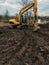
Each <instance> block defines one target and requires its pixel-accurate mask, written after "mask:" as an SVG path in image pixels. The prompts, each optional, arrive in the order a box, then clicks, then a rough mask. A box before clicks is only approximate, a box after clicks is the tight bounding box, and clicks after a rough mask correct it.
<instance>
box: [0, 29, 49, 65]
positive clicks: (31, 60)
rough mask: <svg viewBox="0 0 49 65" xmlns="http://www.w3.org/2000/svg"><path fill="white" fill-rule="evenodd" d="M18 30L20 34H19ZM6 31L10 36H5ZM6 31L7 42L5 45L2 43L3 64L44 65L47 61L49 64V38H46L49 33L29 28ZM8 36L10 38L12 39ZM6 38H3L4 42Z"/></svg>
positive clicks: (0, 62) (1, 55) (0, 55)
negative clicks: (48, 46) (48, 56)
mask: <svg viewBox="0 0 49 65" xmlns="http://www.w3.org/2000/svg"><path fill="white" fill-rule="evenodd" d="M16 32H17V33H19V34H18V35H17V33H16ZM5 33H7V36H8V35H9V37H7V36H5ZM5 33H4V36H5V38H6V37H7V39H5V40H6V42H7V43H6V44H5V45H4V44H2V45H1V44H0V47H1V46H2V53H0V57H1V59H0V60H1V61H0V64H1V65H12V64H15V65H26V64H28V65H32V64H34V65H40V64H41V63H42V65H46V63H47V65H48V64H49V62H48V61H49V60H48V59H49V58H47V55H49V52H48V51H49V48H47V44H46V43H47V41H48V42H49V40H47V41H46V40H45V39H44V38H45V37H46V39H47V37H49V35H47V34H46V33H44V32H42V31H38V32H33V31H31V30H29V29H27V30H25V29H24V30H19V31H17V30H11V29H10V31H9V30H8V31H5ZM10 33H11V34H10ZM20 33H23V34H20ZM21 35H22V37H21ZM45 35H46V36H45ZM10 36H11V37H10ZM17 36H18V37H17ZM19 36H20V37H19ZM8 38H10V40H9V39H8ZM11 38H12V40H11ZM17 38H18V39H17ZM19 38H20V39H19ZM3 39H4V38H3ZM5 40H3V42H4V41H5ZM6 46H7V47H6ZM3 47H4V48H3ZM45 56H46V59H45ZM42 60H43V61H42ZM16 61H17V62H16ZM22 61H23V62H22ZM45 61H46V62H45Z"/></svg>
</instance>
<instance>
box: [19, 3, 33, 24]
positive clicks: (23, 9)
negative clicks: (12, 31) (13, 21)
mask: <svg viewBox="0 0 49 65" xmlns="http://www.w3.org/2000/svg"><path fill="white" fill-rule="evenodd" d="M33 6H34V3H29V4H28V5H26V6H25V7H24V8H22V9H21V10H20V12H19V15H18V20H19V22H20V24H21V17H22V14H23V13H24V12H26V11H27V10H29V9H30V8H31V7H33Z"/></svg>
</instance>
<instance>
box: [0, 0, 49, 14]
mask: <svg viewBox="0 0 49 65" xmlns="http://www.w3.org/2000/svg"><path fill="white" fill-rule="evenodd" d="M28 1H29V2H30V1H33V0H28ZM18 2H19V3H18ZM21 2H22V1H21V0H0V12H3V11H2V10H6V9H8V11H9V12H10V13H11V14H15V13H18V12H19V11H20V9H21V8H22V5H21V4H20V3H21ZM48 6H49V0H38V14H39V15H49V14H48V13H49V7H48Z"/></svg>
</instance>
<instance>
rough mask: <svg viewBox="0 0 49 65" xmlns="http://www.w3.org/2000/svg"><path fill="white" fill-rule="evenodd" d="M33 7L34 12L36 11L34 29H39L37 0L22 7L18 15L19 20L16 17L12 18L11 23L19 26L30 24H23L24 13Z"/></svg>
mask: <svg viewBox="0 0 49 65" xmlns="http://www.w3.org/2000/svg"><path fill="white" fill-rule="evenodd" d="M31 7H33V12H34V22H33V24H32V25H33V29H34V31H36V30H38V29H39V28H40V27H39V25H38V19H37V14H38V13H37V0H34V3H29V4H28V5H26V6H25V7H24V8H22V9H21V10H20V12H19V15H18V20H16V19H10V20H9V22H10V23H13V25H15V26H17V25H19V26H24V25H28V24H27V23H26V24H23V22H22V21H21V20H22V14H23V13H24V12H26V11H27V10H29V9H30V8H31Z"/></svg>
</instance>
